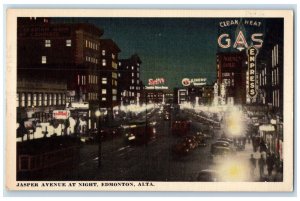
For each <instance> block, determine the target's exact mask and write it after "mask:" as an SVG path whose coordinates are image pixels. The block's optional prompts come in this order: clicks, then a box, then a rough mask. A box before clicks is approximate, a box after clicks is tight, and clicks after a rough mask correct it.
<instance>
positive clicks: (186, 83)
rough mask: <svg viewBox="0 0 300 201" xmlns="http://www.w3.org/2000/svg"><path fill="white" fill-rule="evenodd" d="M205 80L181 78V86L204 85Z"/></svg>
mask: <svg viewBox="0 0 300 201" xmlns="http://www.w3.org/2000/svg"><path fill="white" fill-rule="evenodd" d="M206 81H207V79H206V78H192V79H190V78H183V79H182V81H181V84H182V85H183V86H185V87H187V86H190V85H191V84H193V85H194V86H201V85H206Z"/></svg>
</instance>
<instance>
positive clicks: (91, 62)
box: [17, 18, 103, 128]
mask: <svg viewBox="0 0 300 201" xmlns="http://www.w3.org/2000/svg"><path fill="white" fill-rule="evenodd" d="M102 34H103V31H102V30H100V29H99V28H97V27H95V26H94V25H91V24H52V23H51V22H49V20H48V19H47V18H41V19H40V18H18V28H17V55H18V57H17V77H18V78H17V79H18V82H21V80H26V82H28V81H30V82H33V83H34V84H35V85H37V86H38V85H41V86H42V85H43V86H45V88H48V89H49V90H50V88H52V87H53V84H47V83H49V82H48V81H47V80H50V82H52V83H56V82H59V83H65V84H66V86H67V96H66V102H67V103H68V104H67V105H68V107H72V104H73V103H87V104H88V105H89V107H88V109H87V110H86V111H80V112H76V110H73V111H72V115H73V116H76V118H82V120H84V121H87V122H88V123H87V126H86V127H89V128H91V126H93V125H95V124H94V123H93V122H91V121H94V120H95V118H94V117H93V114H94V113H95V111H96V110H97V108H98V91H99V88H98V74H97V70H98V68H99V63H100V53H99V50H100V41H99V39H100V36H101V35H102ZM28 89H29V88H28ZM50 91H51V90H50ZM32 93H33V96H32V97H31V98H30V99H31V100H32V101H34V99H35V96H34V92H32ZM40 96H41V103H42V106H46V105H49V104H50V103H53V101H54V99H55V98H56V99H61V96H64V95H63V94H61V95H60V94H58V95H53V94H52V95H51V93H50V92H49V93H46V92H41V95H38V96H37V98H38V99H39V98H40ZM21 98H22V96H21ZM25 99H26V100H25V102H28V100H29V96H26V95H25ZM21 102H22V101H21ZM50 113H51V111H50Z"/></svg>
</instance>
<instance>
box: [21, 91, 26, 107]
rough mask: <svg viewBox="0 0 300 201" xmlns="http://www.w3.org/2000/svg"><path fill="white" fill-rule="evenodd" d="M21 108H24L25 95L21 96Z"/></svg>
mask: <svg viewBox="0 0 300 201" xmlns="http://www.w3.org/2000/svg"><path fill="white" fill-rule="evenodd" d="M21 107H25V94H24V93H22V94H21Z"/></svg>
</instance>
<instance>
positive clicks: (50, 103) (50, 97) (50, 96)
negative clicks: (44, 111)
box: [49, 94, 52, 105]
mask: <svg viewBox="0 0 300 201" xmlns="http://www.w3.org/2000/svg"><path fill="white" fill-rule="evenodd" d="M49 105H52V94H49Z"/></svg>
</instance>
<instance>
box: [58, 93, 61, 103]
mask: <svg viewBox="0 0 300 201" xmlns="http://www.w3.org/2000/svg"><path fill="white" fill-rule="evenodd" d="M58 105H61V94H58Z"/></svg>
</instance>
